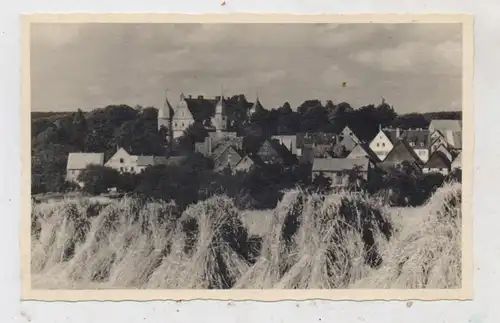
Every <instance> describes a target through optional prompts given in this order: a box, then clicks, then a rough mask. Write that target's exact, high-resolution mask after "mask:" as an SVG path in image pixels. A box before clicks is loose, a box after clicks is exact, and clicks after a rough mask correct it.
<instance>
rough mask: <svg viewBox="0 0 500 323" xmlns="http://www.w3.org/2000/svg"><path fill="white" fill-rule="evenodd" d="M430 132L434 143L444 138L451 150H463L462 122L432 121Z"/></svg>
mask: <svg viewBox="0 0 500 323" xmlns="http://www.w3.org/2000/svg"><path fill="white" fill-rule="evenodd" d="M429 131H430V132H431V134H432V138H433V141H434V140H435V139H436V138H437V137H442V139H444V141H446V143H447V144H448V146H449V148H450V149H456V150H461V149H462V121H461V120H432V121H431V122H430V124H429Z"/></svg>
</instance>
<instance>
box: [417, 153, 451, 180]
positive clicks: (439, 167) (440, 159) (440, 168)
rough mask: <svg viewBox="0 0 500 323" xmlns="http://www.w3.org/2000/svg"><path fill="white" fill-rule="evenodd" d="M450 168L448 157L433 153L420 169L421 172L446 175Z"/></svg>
mask: <svg viewBox="0 0 500 323" xmlns="http://www.w3.org/2000/svg"><path fill="white" fill-rule="evenodd" d="M450 168H451V162H450V160H449V159H448V157H446V156H445V154H443V153H442V152H441V151H435V152H434V153H433V154H432V155H431V156H430V157H429V160H428V161H427V162H426V163H425V164H424V166H423V167H422V172H423V173H440V174H443V175H448V173H449V172H450Z"/></svg>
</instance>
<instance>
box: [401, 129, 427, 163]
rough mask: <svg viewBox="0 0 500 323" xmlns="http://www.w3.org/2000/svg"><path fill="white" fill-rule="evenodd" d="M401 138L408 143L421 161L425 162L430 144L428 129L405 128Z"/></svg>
mask: <svg viewBox="0 0 500 323" xmlns="http://www.w3.org/2000/svg"><path fill="white" fill-rule="evenodd" d="M401 138H402V139H403V140H405V141H406V142H407V143H408V144H409V145H410V147H411V148H412V149H413V151H414V152H415V154H417V156H418V158H419V159H420V160H421V161H422V162H424V163H425V162H426V161H427V160H428V159H429V150H430V146H431V136H430V132H429V130H427V129H409V130H405V131H403V133H402V136H401Z"/></svg>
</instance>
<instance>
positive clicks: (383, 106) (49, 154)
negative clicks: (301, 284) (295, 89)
mask: <svg viewBox="0 0 500 323" xmlns="http://www.w3.org/2000/svg"><path fill="white" fill-rule="evenodd" d="M230 103H231V104H233V105H234V106H236V108H235V109H233V110H231V109H230V111H234V112H233V113H232V114H231V116H230V119H231V124H232V126H233V128H234V130H235V131H237V132H238V134H239V135H241V136H243V137H244V149H245V150H246V151H247V152H252V151H255V150H257V149H258V147H259V145H260V143H261V142H262V140H263V139H264V138H266V137H268V136H270V135H274V134H295V133H298V132H338V131H340V130H341V129H342V128H343V127H344V126H345V125H348V126H349V127H350V128H351V129H353V130H354V131H355V132H356V134H357V136H358V137H359V138H360V139H362V140H370V139H371V138H373V136H375V134H376V133H377V131H378V129H379V126H382V127H386V126H399V127H402V128H426V127H427V126H428V123H429V120H430V118H429V116H431V117H432V118H452V119H460V118H461V113H460V112H440V113H433V114H415V113H414V114H407V115H401V116H398V115H397V114H396V112H395V110H394V109H393V108H392V107H391V106H390V105H389V104H387V103H386V102H385V101H382V102H381V103H380V104H378V105H367V106H364V107H361V108H359V109H353V108H352V107H351V106H350V105H349V104H348V103H340V104H334V103H333V102H332V101H328V102H327V103H326V104H324V105H323V104H322V103H321V102H320V101H318V100H307V101H305V102H304V103H302V104H301V105H300V106H299V107H297V109H296V111H294V110H292V108H291V106H290V104H288V103H287V102H285V103H284V104H283V105H282V106H281V107H279V108H276V109H271V110H265V109H260V110H258V111H256V113H255V114H254V115H253V116H252V118H251V119H250V120H248V119H247V117H246V109H247V108H248V107H249V106H250V103H249V102H248V101H246V99H244V97H241V96H235V97H233V98H231V101H230ZM157 116H158V110H157V109H155V108H152V107H148V108H143V107H140V106H137V107H134V108H133V107H130V106H127V105H110V106H107V107H105V108H100V109H95V110H92V111H90V112H85V113H84V112H83V111H81V110H79V111H77V112H74V113H68V112H63V113H61V112H59V113H40V112H33V113H32V120H31V161H32V165H31V171H32V178H31V189H32V193H33V194H37V193H45V192H64V191H67V190H71V189H74V186H72V185H70V184H69V183H66V182H65V175H66V163H67V157H68V153H70V152H103V153H104V154H105V159H106V160H107V159H108V158H109V157H111V155H112V154H113V153H114V152H115V151H116V148H117V146H121V147H123V148H125V149H126V150H128V151H129V152H130V153H131V154H142V155H158V156H165V155H166V154H167V152H168V151H169V150H168V149H167V144H168V143H167V141H166V136H165V135H166V134H165V133H162V131H158V130H157ZM209 117H210V115H209V114H207V115H203V114H201V116H200V115H197V117H196V118H195V119H196V122H195V124H193V125H192V126H191V127H190V128H189V129H188V130H187V131H186V132H185V134H184V136H182V137H180V138H178V140H177V142H176V143H175V147H174V148H175V149H174V151H173V154H187V155H190V154H192V153H190V152H191V151H192V147H193V144H194V142H196V141H201V140H203V138H204V137H205V136H206V135H207V132H206V130H205V128H204V126H203V125H204V123H205V122H206V120H207V118H209ZM190 158H191V157H190ZM197 158H201V157H200V156H197V157H192V160H197ZM190 165H191V164H190V163H187V164H186V165H182V166H171V165H169V166H155V167H152V168H150V169H148V170H147V171H146V172H144V173H143V174H140V175H138V176H135V175H134V176H132V175H120V176H117V175H116V174H115V175H113V174H111V173H112V172H108V173H109V174H107V175H106V176H105V177H103V178H105V179H106V182H107V181H109V182H113V181H114V184H116V185H114V186H117V187H119V188H120V189H121V190H122V191H126V192H132V191H133V192H135V193H137V194H142V195H144V196H153V197H162V198H165V199H168V198H174V199H186V201H182V202H181V204H185V203H188V202H189V199H190V196H192V198H193V199H198V198H203V197H204V196H208V195H209V194H211V193H212V192H215V191H217V190H218V191H221V190H225V191H226V194H228V195H231V196H234V197H237V198H238V201H240V202H241V203H242V204H245V203H246V204H247V205H253V206H255V207H267V206H269V205H272V201H274V200H276V197H279V194H280V193H279V192H281V191H282V190H283V189H286V188H288V187H291V186H293V185H297V183H299V184H301V183H302V184H304V185H305V183H307V185H311V181H310V180H309V179H308V178H307V172H308V170H304V169H303V168H302V166H298V167H296V168H294V171H293V174H288V175H289V176H281V177H279V176H277V174H281V173H280V172H282V171H284V170H283V169H279V172H277V171H276V169H273V168H272V167H269V168H266V169H260V170H255V171H252V172H250V173H248V174H246V175H242V174H236V175H229V174H218V173H215V172H214V171H212V170H211V167H208V166H207V167H202V168H196V169H197V171H193V170H192V169H190V167H191V166H190ZM175 167H180V169H175V170H174V168H175ZM273 167H278V168H279V167H280V166H279V165H277V166H273ZM100 171H103V170H102V169H101V170H100ZM106 171H109V170H106ZM103 176H104V175H103ZM168 176H173V177H172V178H169V177H168ZM175 176H181V178H177V177H175ZM182 176H185V177H182ZM90 178H92V177H90ZM280 178H286V179H287V180H284V181H283V180H281V179H280ZM172 180H175V182H176V183H184V184H185V186H186V188H181V187H179V186H171V185H173V184H167V183H170V182H171V181H172ZM197 181H198V182H197ZM191 182H197V183H199V184H197V185H198V186H195V187H192V185H191V184H189V183H191ZM222 183H223V184H222ZM270 183H271V184H272V185H271V184H270ZM99 185H101V184H99V183H97V184H95V185H94V184H93V185H90V186H89V187H88V189H89V190H92V189H95V191H94V193H97V192H100V191H102V188H100V186H99ZM176 185H181V184H176ZM104 186H109V183H108V184H106V185H104ZM183 187H184V186H183ZM184 189H185V190H187V191H183V190H184ZM194 191H196V192H197V193H196V194H195V193H193V192H194ZM187 192H189V193H190V194H187ZM185 193H186V194H185ZM176 194H178V195H176ZM266 199H268V200H269V201H271V202H268V201H266Z"/></svg>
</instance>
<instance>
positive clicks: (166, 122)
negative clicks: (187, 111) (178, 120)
mask: <svg viewBox="0 0 500 323" xmlns="http://www.w3.org/2000/svg"><path fill="white" fill-rule="evenodd" d="M166 92H168V90H167V91H166ZM173 114H174V110H173V109H172V106H171V105H170V102H168V96H167V95H165V102H164V104H163V107H162V108H160V109H159V110H158V131H161V130H163V131H166V136H167V141H168V142H170V141H171V140H172V116H173Z"/></svg>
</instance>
